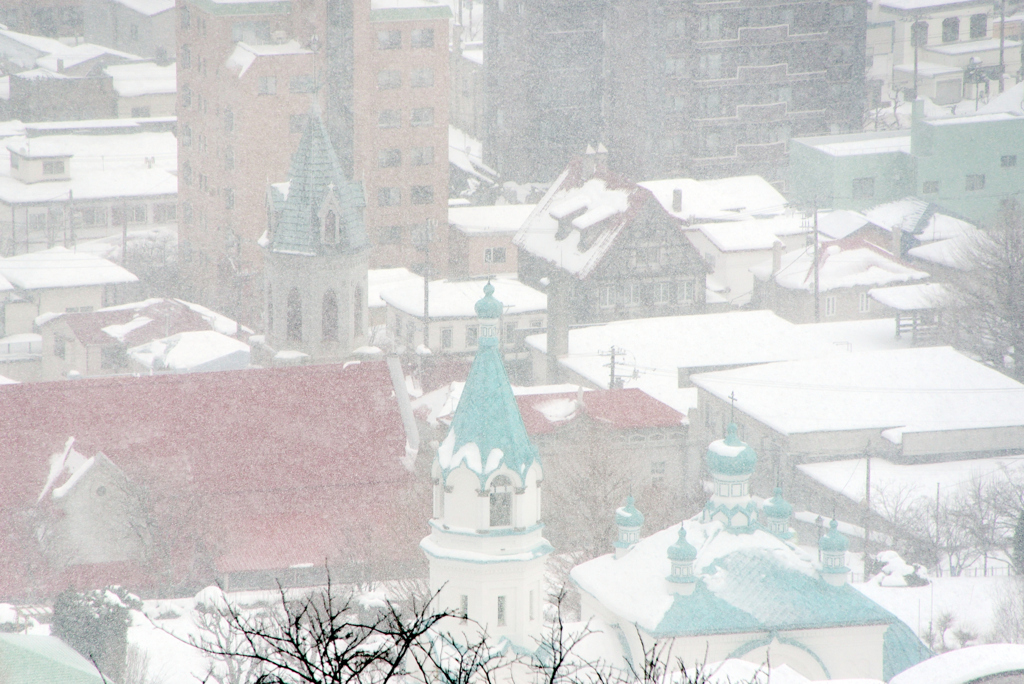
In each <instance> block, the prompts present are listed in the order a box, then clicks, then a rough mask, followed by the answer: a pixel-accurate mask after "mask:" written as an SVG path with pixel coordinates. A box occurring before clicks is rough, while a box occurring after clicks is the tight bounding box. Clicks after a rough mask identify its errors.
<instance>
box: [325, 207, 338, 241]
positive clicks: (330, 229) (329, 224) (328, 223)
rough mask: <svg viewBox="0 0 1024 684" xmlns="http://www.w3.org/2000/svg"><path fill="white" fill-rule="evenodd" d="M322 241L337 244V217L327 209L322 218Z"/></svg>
mask: <svg viewBox="0 0 1024 684" xmlns="http://www.w3.org/2000/svg"><path fill="white" fill-rule="evenodd" d="M324 243H325V244H328V245H336V244H338V219H337V218H336V217H335V216H334V212H333V211H328V212H327V216H326V217H325V218H324Z"/></svg>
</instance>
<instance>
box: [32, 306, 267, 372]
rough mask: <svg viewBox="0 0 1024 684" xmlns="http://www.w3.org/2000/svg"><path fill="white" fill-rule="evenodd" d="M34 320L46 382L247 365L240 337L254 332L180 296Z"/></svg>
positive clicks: (245, 348)
mask: <svg viewBox="0 0 1024 684" xmlns="http://www.w3.org/2000/svg"><path fill="white" fill-rule="evenodd" d="M36 321H37V322H36V329H37V330H38V331H39V335H40V337H41V346H42V350H43V351H42V363H41V368H40V375H39V377H40V379H42V380H61V379H65V378H82V377H91V376H94V375H113V374H118V373H127V372H144V373H152V372H155V371H177V372H181V371H188V370H200V369H203V370H205V369H206V368H208V366H206V364H210V363H213V364H214V368H215V369H218V370H228V369H240V368H246V367H247V366H248V365H249V346H248V345H247V344H245V343H244V342H243V341H241V340H239V339H237V338H238V337H241V336H244V334H245V333H252V331H251V330H249V329H248V328H244V327H242V326H239V325H238V324H237V323H235V322H234V321H232V320H230V319H228V318H225V317H224V316H221V315H220V314H217V313H215V312H213V311H210V310H209V309H206V308H205V307H202V306H199V305H198V304H193V303H191V302H185V301H182V300H180V299H147V300H144V301H141V302H132V303H130V304H122V305H119V306H112V307H106V308H102V309H98V310H96V311H88V312H74V313H61V314H55V315H50V316H42V317H40V318H37V319H36ZM190 333H197V334H198V333H202V335H199V336H198V337H197V336H196V335H190ZM183 334H184V335H185V337H184V338H182V337H181V335H183ZM182 342H184V344H182ZM175 351H176V353H174V354H173V356H172V352H175Z"/></svg>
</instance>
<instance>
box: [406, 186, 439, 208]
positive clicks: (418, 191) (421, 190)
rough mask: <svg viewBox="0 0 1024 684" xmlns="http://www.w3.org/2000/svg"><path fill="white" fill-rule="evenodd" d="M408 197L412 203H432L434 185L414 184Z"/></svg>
mask: <svg viewBox="0 0 1024 684" xmlns="http://www.w3.org/2000/svg"><path fill="white" fill-rule="evenodd" d="M409 199H410V201H411V202H412V203H413V204H433V203H434V186H432V185H414V186H412V188H410V192H409Z"/></svg>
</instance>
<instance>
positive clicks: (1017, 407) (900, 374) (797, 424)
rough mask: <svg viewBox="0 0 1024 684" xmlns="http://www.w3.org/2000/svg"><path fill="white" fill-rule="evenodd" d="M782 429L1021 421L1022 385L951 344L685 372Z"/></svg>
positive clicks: (927, 428) (935, 427)
mask: <svg viewBox="0 0 1024 684" xmlns="http://www.w3.org/2000/svg"><path fill="white" fill-rule="evenodd" d="M691 380H692V382H693V383H694V384H695V385H697V386H698V387H701V388H703V389H704V390H706V391H708V392H710V393H711V394H713V395H715V396H717V397H718V398H719V399H721V400H722V401H726V402H728V401H729V399H728V397H729V395H730V394H731V393H732V392H735V393H736V396H737V399H736V408H737V409H738V410H739V411H742V412H743V413H746V414H747V415H749V416H751V417H752V418H754V419H755V420H758V421H760V422H761V423H763V424H765V425H767V426H769V427H771V428H772V429H774V430H776V431H778V432H780V433H782V434H798V433H807V432H820V431H831V430H857V429H862V430H867V429H878V430H886V429H889V428H899V429H900V430H901V432H902V433H908V432H933V431H945V430H971V429H983V428H995V427H1010V426H1019V425H1024V385H1021V384H1020V383H1018V382H1016V381H1014V380H1012V379H1010V378H1008V377H1006V376H1005V375H1003V374H1001V373H999V372H998V371H995V370H992V369H991V368H987V367H986V366H983V365H982V364H980V363H978V362H976V361H972V360H971V359H969V358H967V357H966V356H964V355H962V354H960V353H959V352H957V351H955V350H953V349H952V348H951V347H927V348H910V349H894V350H885V351H868V352H856V351H855V352H854V353H851V354H834V355H831V356H829V357H825V358H816V359H815V358H811V359H803V360H798V361H784V362H780V363H770V364H765V365H761V366H751V367H746V368H737V369H733V370H725V371H719V372H715V373H705V374H700V375H695V376H691Z"/></svg>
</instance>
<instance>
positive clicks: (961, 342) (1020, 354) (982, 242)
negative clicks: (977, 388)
mask: <svg viewBox="0 0 1024 684" xmlns="http://www.w3.org/2000/svg"><path fill="white" fill-rule="evenodd" d="M966 256H967V258H968V260H969V262H970V266H971V268H970V269H969V270H968V271H967V272H965V273H963V274H962V275H961V277H959V278H958V279H957V280H956V281H955V282H954V283H952V287H951V291H950V298H949V302H948V304H947V306H946V312H947V316H946V320H947V321H948V322H949V323H950V325H951V332H952V337H953V343H954V345H956V346H957V347H958V348H960V349H963V350H965V351H968V352H970V353H972V354H975V355H977V356H978V358H980V359H981V360H982V361H983V362H984V363H985V364H987V365H989V366H992V367H993V368H996V369H998V370H1001V371H1003V372H1005V373H1007V374H1009V375H1011V376H1013V377H1014V378H1016V379H1017V380H1024V215H1022V212H1021V207H1020V205H1019V204H1018V203H1017V202H1016V201H1013V200H1008V201H1007V202H1006V203H1004V205H1003V208H1002V210H1001V211H1000V212H999V216H998V218H997V220H996V222H995V225H994V226H993V227H992V229H991V230H990V231H988V233H987V234H986V235H984V236H982V237H979V238H977V239H976V240H974V241H973V243H972V244H970V246H969V247H968V248H967V254H966Z"/></svg>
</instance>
